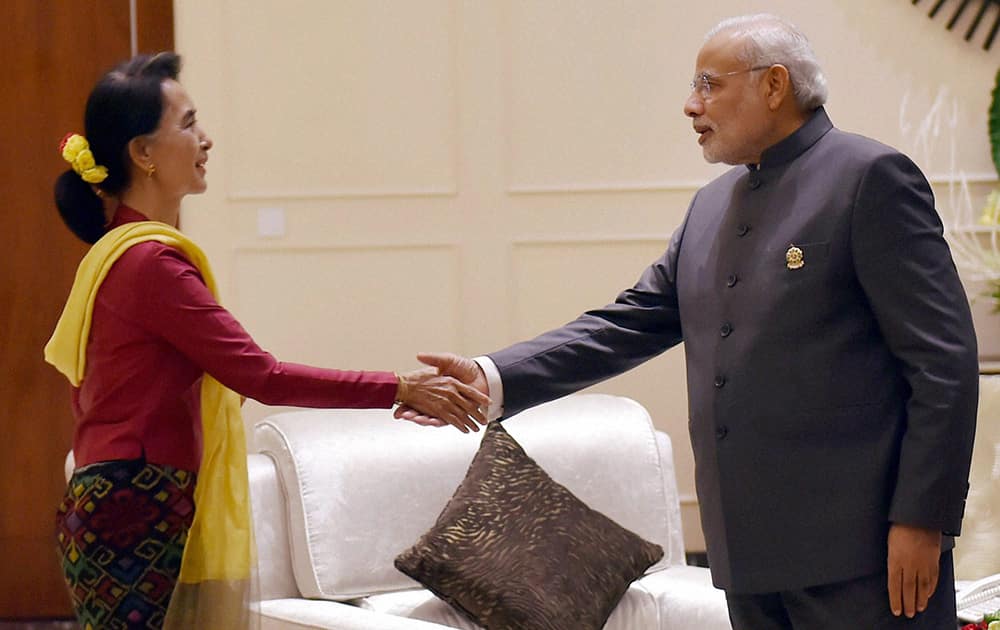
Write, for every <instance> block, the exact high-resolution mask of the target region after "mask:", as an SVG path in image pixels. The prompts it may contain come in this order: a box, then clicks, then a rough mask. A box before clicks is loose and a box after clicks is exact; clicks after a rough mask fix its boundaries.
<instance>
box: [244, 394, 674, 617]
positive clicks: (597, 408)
mask: <svg viewBox="0 0 1000 630" xmlns="http://www.w3.org/2000/svg"><path fill="white" fill-rule="evenodd" d="M504 427H505V428H506V429H507V431H509V432H510V434H511V435H512V436H514V438H516V439H517V440H518V441H519V442H520V443H521V444H522V445H523V446H524V448H525V449H526V450H527V451H528V452H530V453H531V454H532V456H533V457H534V458H535V460H536V461H537V462H538V463H539V465H541V466H542V467H543V468H544V469H545V470H546V471H547V472H548V473H549V474H550V475H551V476H552V477H553V479H555V480H556V481H558V482H559V483H561V484H563V485H565V486H566V487H567V488H568V489H569V490H570V491H572V492H573V493H574V494H575V495H577V496H578V497H579V498H580V499H581V500H582V501H584V502H585V503H587V504H588V505H590V506H591V507H593V508H594V509H596V510H599V511H600V512H602V513H603V514H606V515H607V516H608V517H610V518H612V519H614V520H615V521H616V522H618V523H620V524H621V525H622V526H623V527H625V528H627V529H629V530H631V531H633V532H635V533H636V534H638V535H639V536H641V537H643V538H645V539H646V540H649V541H651V542H654V543H656V544H659V545H661V546H662V547H664V548H670V549H671V550H673V549H674V548H675V547H676V548H678V549H679V542H678V541H679V539H680V533H679V531H680V529H679V528H680V524H679V523H678V522H677V521H676V520H673V519H675V514H676V510H677V497H676V491H675V490H673V488H670V489H669V491H668V489H667V488H665V481H664V480H665V479H670V478H672V471H664V470H661V458H660V454H659V452H658V449H657V441H656V439H655V436H654V432H653V428H652V425H651V422H650V419H649V415H648V414H647V413H646V410H645V409H643V407H641V406H640V405H638V404H637V403H635V402H634V401H632V400H629V399H627V398H621V397H617V396H608V395H601V394H585V395H575V396H569V397H566V398H564V399H561V400H558V401H553V402H551V403H547V404H545V405H540V406H538V407H535V408H533V409H530V410H528V411H525V412H523V413H521V414H518V415H517V416H516V417H514V418H511V419H510V420H506V421H505V422H504ZM480 436H481V433H470V434H463V433H460V432H458V431H456V430H454V429H452V428H450V427H445V428H440V429H432V428H427V427H420V426H416V425H414V424H412V423H408V422H400V421H395V420H393V419H392V415H391V412H390V411H389V410H329V411H327V410H324V411H319V410H308V411H295V412H289V413H283V414H278V415H275V416H271V417H269V418H266V419H264V420H262V421H261V422H259V423H258V424H257V429H256V434H255V439H256V447H257V449H258V450H259V451H261V452H263V453H266V454H268V455H269V456H270V457H271V458H272V459H273V460H274V461H275V463H276V466H277V470H278V475H279V478H280V481H281V486H282V489H283V492H284V495H285V498H286V503H285V507H286V509H287V515H286V516H287V519H288V535H289V543H290V548H291V555H292V569H293V572H294V575H295V581H296V583H297V585H298V589H299V591H300V592H301V593H302V595H303V596H304V597H311V598H320V599H354V598H358V597H364V596H367V595H371V594H374V593H382V592H389V591H396V590H401V589H408V588H415V587H417V586H419V585H418V584H417V583H416V582H414V581H412V580H411V579H409V578H408V577H406V576H405V575H403V574H402V573H400V572H399V571H397V570H396V569H395V568H394V567H393V559H394V558H395V557H396V555H398V554H399V553H400V552H401V551H403V550H404V549H405V548H407V547H409V546H410V545H411V544H412V543H413V541H415V540H416V539H417V538H418V537H419V536H420V535H421V534H422V533H424V532H425V531H427V529H428V528H430V527H431V525H433V524H434V521H435V519H436V517H437V515H438V514H439V513H440V511H441V507H442V506H443V505H444V504H445V503H446V502H447V501H448V498H449V497H450V496H451V494H452V493H453V492H454V490H455V488H456V486H458V484H459V482H460V481H461V480H462V478H463V477H464V475H465V472H466V469H467V468H468V466H469V462H470V461H471V459H472V457H473V455H474V454H475V451H476V449H477V447H478V445H479V439H480ZM666 456H667V457H668V460H669V453H668V454H666ZM665 473H667V474H665ZM276 517H277V516H276ZM682 562H683V556H682V554H680V553H679V552H678V553H672V554H670V556H669V557H665V558H664V559H663V560H661V561H660V563H658V565H657V566H656V567H653V568H654V569H655V568H658V567H659V566H663V565H666V564H678V563H682Z"/></svg>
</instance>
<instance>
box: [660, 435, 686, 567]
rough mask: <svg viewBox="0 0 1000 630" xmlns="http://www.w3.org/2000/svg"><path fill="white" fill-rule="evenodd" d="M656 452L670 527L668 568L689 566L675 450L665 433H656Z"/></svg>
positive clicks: (667, 553) (667, 551)
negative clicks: (678, 489)
mask: <svg viewBox="0 0 1000 630" xmlns="http://www.w3.org/2000/svg"><path fill="white" fill-rule="evenodd" d="M655 435H656V450H657V451H658V453H659V456H660V475H661V478H662V479H663V490H664V492H665V494H666V503H667V522H668V524H669V527H670V539H669V541H668V544H667V545H665V546H664V549H663V553H664V555H665V556H666V558H667V560H666V563H665V564H666V565H667V566H678V565H682V564H687V559H686V556H685V555H684V528H683V524H682V521H681V501H680V494H679V493H678V492H677V471H676V469H675V468H674V450H673V445H672V444H671V442H670V436H669V435H667V434H666V433H664V432H663V431H656V432H655Z"/></svg>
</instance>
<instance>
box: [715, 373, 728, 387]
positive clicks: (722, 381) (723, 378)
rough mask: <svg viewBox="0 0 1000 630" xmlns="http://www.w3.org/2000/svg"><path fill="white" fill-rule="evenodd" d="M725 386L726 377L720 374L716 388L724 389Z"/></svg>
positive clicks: (716, 378) (717, 377)
mask: <svg viewBox="0 0 1000 630" xmlns="http://www.w3.org/2000/svg"><path fill="white" fill-rule="evenodd" d="M725 384H726V377H725V376H723V375H721V374H719V375H718V376H716V377H715V386H716V387H722V386H723V385H725Z"/></svg>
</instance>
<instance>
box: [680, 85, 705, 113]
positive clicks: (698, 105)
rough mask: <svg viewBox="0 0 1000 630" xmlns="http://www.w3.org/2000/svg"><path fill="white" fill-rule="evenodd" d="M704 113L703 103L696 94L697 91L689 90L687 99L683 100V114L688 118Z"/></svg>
mask: <svg viewBox="0 0 1000 630" xmlns="http://www.w3.org/2000/svg"><path fill="white" fill-rule="evenodd" d="M703 113H705V103H704V101H702V100H701V98H700V97H699V96H698V92H697V91H695V90H691V93H690V94H689V95H688V97H687V100H686V101H684V115H685V116H688V117H690V118H694V117H696V116H700V115H701V114H703Z"/></svg>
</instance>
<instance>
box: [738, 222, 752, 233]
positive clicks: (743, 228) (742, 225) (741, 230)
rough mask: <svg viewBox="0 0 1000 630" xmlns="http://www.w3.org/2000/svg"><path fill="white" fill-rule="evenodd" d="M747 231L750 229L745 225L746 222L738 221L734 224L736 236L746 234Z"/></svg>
mask: <svg viewBox="0 0 1000 630" xmlns="http://www.w3.org/2000/svg"><path fill="white" fill-rule="evenodd" d="M749 231H750V226H749V225H747V224H746V223H740V224H739V225H738V226H736V235H737V236H746V235H747V232H749Z"/></svg>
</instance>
